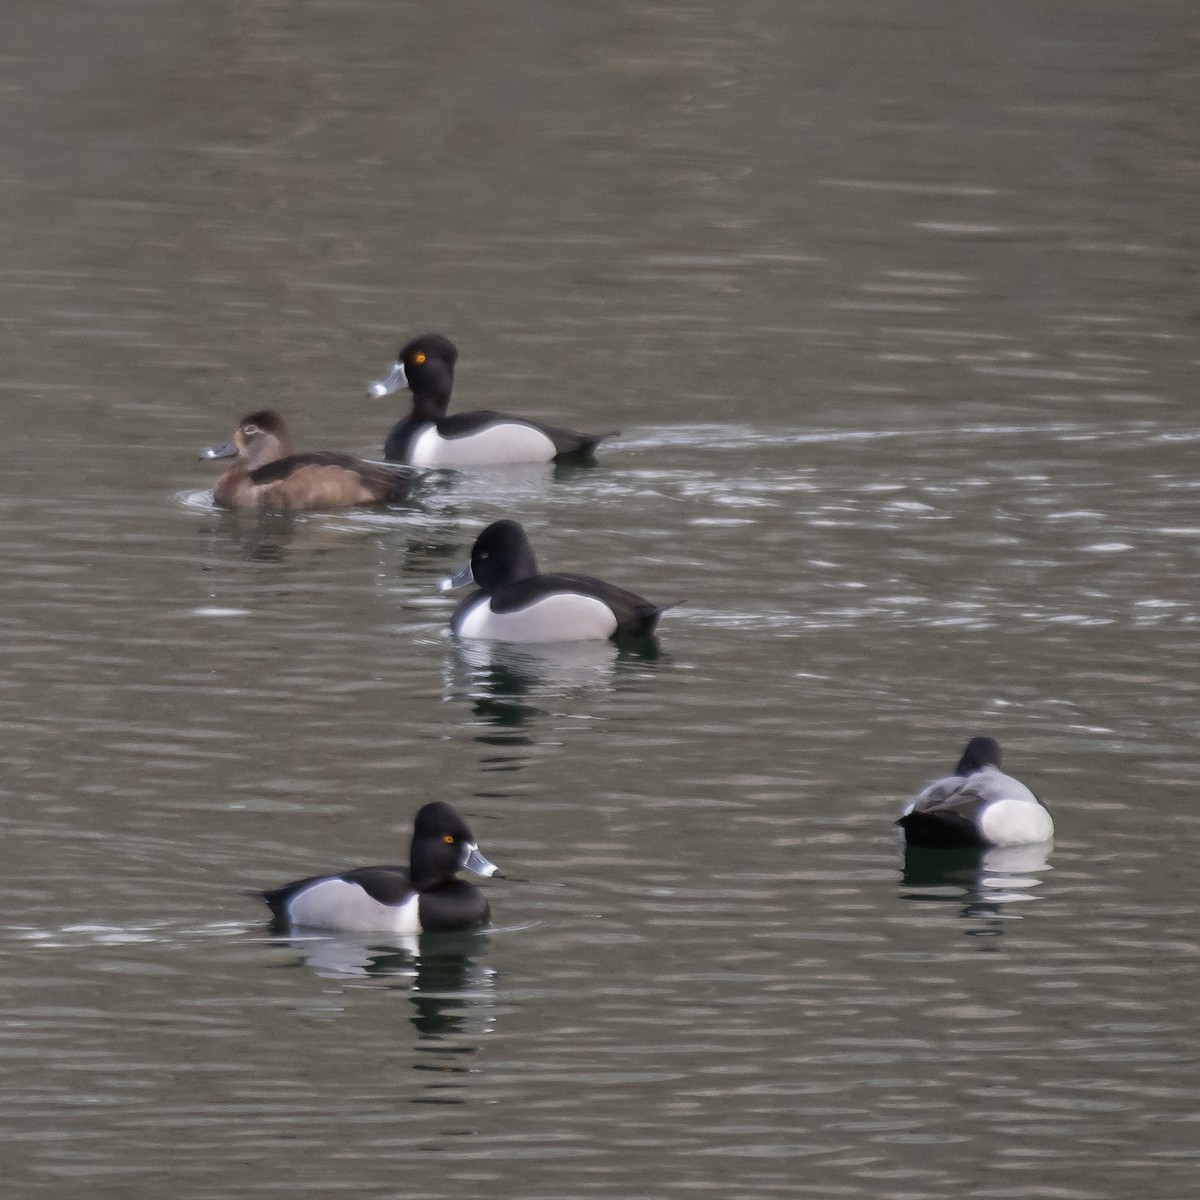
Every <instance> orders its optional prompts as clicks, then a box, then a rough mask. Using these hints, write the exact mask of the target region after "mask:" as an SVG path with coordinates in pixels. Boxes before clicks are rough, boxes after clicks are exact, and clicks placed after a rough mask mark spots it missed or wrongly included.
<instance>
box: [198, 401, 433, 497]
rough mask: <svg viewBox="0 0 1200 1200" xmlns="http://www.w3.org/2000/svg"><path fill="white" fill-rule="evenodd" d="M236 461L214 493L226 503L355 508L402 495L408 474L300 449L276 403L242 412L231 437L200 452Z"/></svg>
mask: <svg viewBox="0 0 1200 1200" xmlns="http://www.w3.org/2000/svg"><path fill="white" fill-rule="evenodd" d="M235 455H236V456H237V460H238V461H237V462H236V463H235V464H234V465H233V466H232V467H230V468H229V470H228V471H226V472H225V474H224V475H222V476H221V478H220V479H218V480H217V483H216V486H215V487H214V488H213V499H214V500H215V501H216V502H217V503H218V504H220V505H222V506H223V507H225V508H270V509H278V510H283V511H294V510H296V509H303V508H352V507H354V506H355V505H358V504H381V503H383V502H384V501H387V500H392V501H399V500H403V499H404V498H405V497H406V496H407V495H408V492H409V487H410V482H409V479H408V478H407V477H406V476H405V475H402V474H399V473H398V472H397V471H396V470H395V469H394V468H390V467H386V466H383V465H382V464H379V463H369V462H364V461H363V460H362V459H361V458H352V457H351V456H350V455H349V454H337V453H334V452H333V451H331V450H315V451H311V452H309V453H308V454H297V453H295V451H294V450H293V449H292V439H291V437H290V435H289V434H288V429H287V425H286V424H285V423H284V420H283V418H282V417H281V416H280V415H279V414H278V413H277V412H275V411H274V410H273V409H269V408H267V409H262V410H260V411H259V412H253V413H251V414H250V415H249V416H248V417H243V418H242V420H241V421H240V422H239V423H238V427H237V429H236V430H234V434H233V438H232V440H231V441H228V442H224V443H222V444H221V445H219V446H213V447H211V448H209V449H208V450H204V451H202V452H201V457H202V458H231V457H233V456H235Z"/></svg>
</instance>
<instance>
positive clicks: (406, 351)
mask: <svg viewBox="0 0 1200 1200" xmlns="http://www.w3.org/2000/svg"><path fill="white" fill-rule="evenodd" d="M457 361H458V350H457V349H456V348H455V345H454V343H453V342H452V341H451V340H450V339H449V338H448V337H443V336H442V335H441V334H440V333H426V334H422V335H421V336H420V337H415V338H413V339H412V341H410V342H408V343H406V344H405V345H403V346H401V347H400V353H399V355H398V356H397V358H396V362H395V364H394V365H393V367H392V369H391V372H390V373H389V374H388V376H387V378H386V379H381V380H379V381H378V382H376V383H373V384H371V386H370V388H369V389H368V395H370V396H373V397H375V398H376V399H378V398H380V397H382V396H388V395H390V394H391V393H392V392H398V391H399V390H400V389H401V388H405V387H407V388H410V389H411V390H412V398H413V399H412V411H411V412H410V413H409V414H408V416H407V417H405V418H404V419H403V420H402V421H400V422H399V423H398V424H397V425H396V426H395V427H394V428H393V429H392V431H391V433H389V434H388V436H387V441H386V442H385V443H384V447H383V457H384V458H386V459H388V460H389V461H390V462H402V463H408V465H409V466H413V467H472V466H482V465H485V464H487V463H521V462H549V461H550V460H551V459H552V458H559V457H561V456H564V455H571V454H574V455H579V456H585V455H589V454H591V453H592V451H593V450H595V448H596V446H597V444H598V443H599V442H600V441H602V440H603V439H604V438H606V437H612V436H613V434H612V433H576V432H575V431H574V430H571V429H560V428H558V427H557V426H555V425H543V424H541V423H539V422H537V421H527V420H526V419H525V418H524V417H510V416H508V415H506V414H505V413H498V412H490V411H481V412H467V413H455V414H454V416H451V417H448V416H446V409H447V407H448V406H449V404H450V391H451V389H452V388H453V387H454V364H455V363H456V362H457Z"/></svg>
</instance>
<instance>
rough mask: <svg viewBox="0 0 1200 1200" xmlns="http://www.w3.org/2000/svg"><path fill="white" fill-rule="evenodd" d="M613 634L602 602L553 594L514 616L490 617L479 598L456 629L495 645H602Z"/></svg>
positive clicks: (485, 600) (488, 607) (487, 605)
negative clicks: (494, 642) (515, 643)
mask: <svg viewBox="0 0 1200 1200" xmlns="http://www.w3.org/2000/svg"><path fill="white" fill-rule="evenodd" d="M616 631H617V618H616V617H615V616H614V615H613V611H612V609H611V608H609V607H608V605H607V604H605V603H604V602H603V601H602V600H597V599H596V598H595V597H594V596H581V595H579V593H578V592H556V593H554V594H553V595H550V596H547V597H546V598H545V599H544V600H538V601H535V602H534V603H533V604H530V605H529V606H528V607H526V608H521V609H518V610H517V611H516V612H509V613H494V612H492V605H491V601H490V600H488V598H487V597H486V596H482V597H480V599H479V602H478V603H477V604H475V605H473V606H472V607H471V608H470V609H469V610H468V611H467V614H466V619H465V620H464V621H463V623H462V625H461V626H460V628H459V631H458V633H459V636H460V637H465V638H490V639H491V640H493V641H497V642H585V641H603V640H604V639H606V638H610V637H612V635H613V634H614V633H616Z"/></svg>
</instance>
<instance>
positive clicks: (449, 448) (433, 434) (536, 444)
mask: <svg viewBox="0 0 1200 1200" xmlns="http://www.w3.org/2000/svg"><path fill="white" fill-rule="evenodd" d="M554 454H555V450H554V443H553V442H552V441H551V440H550V439H549V438H548V437H547V436H546V435H545V434H544V433H542V432H541V431H540V430H537V429H533V428H531V427H530V426H528V425H522V424H520V423H519V422H516V421H511V422H508V421H506V422H503V423H500V424H496V425H488V426H487V427H485V428H483V429H481V430H480V431H479V432H478V433H469V434H467V435H466V436H465V437H459V438H444V437H442V436H441V435H440V434H439V433H438V431H437V428H436V427H435V426H433V425H430V426H428V427H427V428H425V429H423V430H422V431H421V432H420V433H419V434H417V436H416V437H415V438H413V441H412V449H411V450H410V452H409V461H410V462H411V463H412V465H413V466H414V467H478V466H483V465H485V464H487V463H519V462H549V461H550V459H552V458H553V457H554Z"/></svg>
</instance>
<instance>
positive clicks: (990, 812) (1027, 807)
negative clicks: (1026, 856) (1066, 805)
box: [979, 800, 1054, 846]
mask: <svg viewBox="0 0 1200 1200" xmlns="http://www.w3.org/2000/svg"><path fill="white" fill-rule="evenodd" d="M979 827H980V832H981V833H982V834H983V836H984V837H985V838H987V840H988V841H989V842H991V843H992V845H993V846H1020V845H1022V844H1024V843H1026V842H1046V841H1049V840H1050V838H1052V837H1053V836H1054V822H1053V821H1052V820H1051V819H1050V814H1049V813H1048V812H1047V811H1046V810H1045V809H1044V808H1043V807H1042V806H1041V805H1040V804H1039V803H1038V802H1037V801H1036V800H1033V801H1030V800H997V801H996V802H995V803H994V804H989V805H988V806H987V807H986V808H985V809H984V810H983V813H982V814H981V816H980V820H979Z"/></svg>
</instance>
